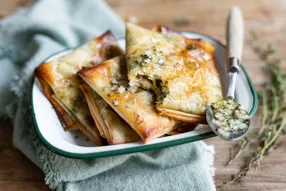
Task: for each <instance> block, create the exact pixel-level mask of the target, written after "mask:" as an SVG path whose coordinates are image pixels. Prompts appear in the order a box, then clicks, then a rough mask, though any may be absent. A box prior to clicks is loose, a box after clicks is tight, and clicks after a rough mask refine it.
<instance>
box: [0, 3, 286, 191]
mask: <svg viewBox="0 0 286 191" xmlns="http://www.w3.org/2000/svg"><path fill="white" fill-rule="evenodd" d="M19 2H20V3H19ZM107 2H108V3H109V4H110V5H111V7H112V8H114V9H115V11H116V12H117V13H118V14H119V15H120V16H121V17H122V18H123V19H124V20H126V21H127V20H129V19H130V17H136V18H137V20H138V24H139V25H141V26H143V27H147V28H152V27H153V26H155V25H157V24H163V25H167V26H168V27H170V28H172V29H174V30H177V31H194V32H201V33H204V34H207V35H209V36H211V37H214V38H216V39H218V40H220V41H221V42H222V43H225V29H224V28H225V19H226V16H227V12H228V9H229V8H230V7H231V6H232V5H238V6H240V7H241V8H242V10H243V15H244V19H245V31H246V37H245V38H246V39H249V34H248V31H249V30H252V29H253V30H255V31H256V32H257V33H258V34H259V36H260V42H259V43H258V44H259V46H261V47H262V46H265V45H266V44H267V43H273V44H275V45H276V46H277V55H278V56H280V57H281V58H283V59H285V58H286V55H285V46H286V38H285V34H286V25H285V21H286V1H283V0H256V1H251V0H232V1H228V0H216V1H212V0H176V1H173V0H152V1H151V0H107ZM26 3H29V0H0V4H1V6H0V17H1V16H4V15H7V14H10V13H12V12H13V11H15V10H16V9H17V7H19V6H23V5H24V4H26ZM182 20H183V21H184V22H183V23H184V24H181V25H178V21H182ZM243 64H244V66H245V68H246V69H247V71H248V73H249V75H250V77H251V78H252V80H253V82H254V84H255V85H256V87H257V88H259V87H260V86H261V85H262V84H263V83H264V82H265V81H267V80H268V79H269V77H268V75H267V73H265V68H266V66H265V64H264V63H263V62H262V61H261V60H260V59H259V58H258V57H257V55H255V54H254V52H253V50H252V49H251V47H250V46H249V44H247V43H245V47H244V54H243ZM283 66H284V67H285V68H286V64H285V63H283ZM0 126H1V128H0V155H1V158H0V191H2V190H48V188H47V186H46V185H44V181H43V178H44V176H43V173H42V172H41V170H40V169H38V168H37V167H36V166H35V165H34V164H33V163H32V162H30V161H29V160H28V159H27V158H26V157H25V156H24V155H22V154H21V153H20V152H19V151H17V150H16V149H14V148H13V146H12V144H11V139H12V125H11V124H9V123H7V122H4V121H0ZM252 126H253V127H254V128H259V126H260V119H259V118H255V121H254V122H253V123H252ZM206 143H208V144H212V145H214V146H215V148H216V155H215V168H216V176H215V182H216V185H220V184H221V183H222V180H224V179H229V178H230V177H231V175H232V174H234V173H236V172H237V171H238V170H239V169H240V168H241V167H242V166H243V165H244V164H245V160H247V158H248V157H249V156H250V154H251V152H248V153H244V154H243V156H242V158H241V159H239V160H237V161H235V162H234V163H233V164H232V165H231V166H228V167H226V166H225V163H226V162H227V160H228V159H229V150H230V148H231V147H232V146H233V144H234V143H231V142H225V141H222V140H220V139H218V138H212V139H209V140H207V141H206ZM252 173H253V171H250V172H249V174H248V175H247V176H246V177H245V179H244V180H243V181H242V182H241V183H239V184H235V185H233V186H231V187H230V188H229V189H228V190H231V191H238V190H250V191H252V190H277V191H278V190H279V191H282V190H286V182H285V177H286V139H285V137H284V138H283V139H282V140H281V144H280V146H279V147H278V148H277V149H276V150H274V151H273V153H272V154H271V155H269V156H266V157H265V159H264V160H263V161H262V163H261V167H260V169H259V170H258V171H257V174H256V176H255V178H254V179H252Z"/></svg>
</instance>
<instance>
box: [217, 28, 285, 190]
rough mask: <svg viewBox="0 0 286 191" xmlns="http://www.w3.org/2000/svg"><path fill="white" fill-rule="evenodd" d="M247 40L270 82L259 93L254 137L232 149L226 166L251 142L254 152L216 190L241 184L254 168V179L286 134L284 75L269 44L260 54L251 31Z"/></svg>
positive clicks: (272, 47)
mask: <svg viewBox="0 0 286 191" xmlns="http://www.w3.org/2000/svg"><path fill="white" fill-rule="evenodd" d="M251 36H252V40H251V41H250V45H251V46H252V48H253V50H254V51H255V52H256V53H257V54H258V55H259V56H260V58H261V59H262V60H263V61H264V62H265V64H266V65H267V68H268V71H269V73H270V76H271V79H270V80H269V82H268V83H266V84H264V86H263V88H262V90H261V91H260V92H259V97H260V100H261V106H260V108H259V109H261V111H262V121H261V128H260V130H259V132H258V133H257V134H255V136H248V137H245V138H244V139H242V140H241V141H240V142H239V143H238V144H237V145H236V146H235V148H238V151H237V152H236V154H234V155H233V156H231V159H230V161H229V162H228V163H227V164H231V163H232V162H233V161H234V160H235V159H237V158H238V157H239V156H240V154H241V153H242V152H243V151H244V150H245V149H247V148H248V146H249V144H250V143H251V142H253V143H255V144H256V149H255V151H254V152H253V154H252V156H251V158H250V160H249V161H248V162H247V163H246V165H245V166H244V167H243V168H242V169H241V170H240V171H239V172H238V173H237V174H235V175H233V176H232V179H231V180H230V181H223V185H222V186H221V187H220V188H224V189H227V188H228V186H229V185H231V184H233V183H235V182H239V181H240V180H242V179H243V177H244V176H246V175H247V173H248V171H249V170H250V169H251V168H255V172H254V175H253V176H255V173H256V170H257V169H258V168H259V166H260V162H261V160H262V159H263V157H264V156H266V155H267V154H269V153H270V152H271V151H272V150H273V148H275V147H276V146H277V144H278V142H279V138H280V136H281V135H283V134H285V133H286V74H284V73H283V72H282V71H283V70H282V68H281V66H280V63H281V59H278V58H273V54H274V53H275V52H276V47H275V46H274V45H273V44H268V45H267V47H266V49H265V50H262V49H261V48H259V47H257V46H255V41H257V40H258V35H257V34H256V33H255V32H254V31H251ZM270 56H271V57H270Z"/></svg>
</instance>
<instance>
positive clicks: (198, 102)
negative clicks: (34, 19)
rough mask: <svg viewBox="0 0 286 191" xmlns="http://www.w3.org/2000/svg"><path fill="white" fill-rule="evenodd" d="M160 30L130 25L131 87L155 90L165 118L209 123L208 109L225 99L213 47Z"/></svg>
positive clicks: (207, 43)
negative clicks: (206, 115)
mask: <svg viewBox="0 0 286 191" xmlns="http://www.w3.org/2000/svg"><path fill="white" fill-rule="evenodd" d="M163 29H164V28H163ZM156 30H157V31H160V32H157V31H151V30H147V29H144V28H141V27H139V26H136V25H133V24H129V23H127V24H126V59H127V68H128V78H129V80H130V82H129V84H130V85H131V86H137V87H142V88H144V89H148V90H152V91H153V92H154V93H155V94H156V108H157V110H158V111H159V112H160V114H161V115H164V116H168V117H171V118H174V119H177V120H182V121H186V122H190V123H206V118H205V112H206V107H207V106H208V105H209V104H211V103H214V102H217V101H219V100H221V99H222V88H221V83H220V78H219V74H218V72H217V69H216V67H215V62H214V47H213V45H212V44H211V43H209V42H207V41H204V40H200V39H188V38H185V37H183V36H181V35H178V34H177V33H169V32H168V31H166V30H165V31H164V30H163V31H162V28H161V29H156Z"/></svg>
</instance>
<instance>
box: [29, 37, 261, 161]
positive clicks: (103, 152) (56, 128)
mask: <svg viewBox="0 0 286 191" xmlns="http://www.w3.org/2000/svg"><path fill="white" fill-rule="evenodd" d="M182 34H183V35H185V36H187V37H189V38H200V39H205V40H208V41H210V42H211V43H213V44H214V46H215V50H216V52H215V57H216V64H217V69H218V71H219V73H220V77H221V82H222V86H223V91H224V95H225V93H226V87H227V83H228V82H227V76H226V55H225V54H226V51H225V47H224V46H223V45H222V44H221V43H220V42H218V41H216V40H214V39H212V38H210V37H208V36H205V35H202V34H198V33H188V32H185V33H182ZM119 44H120V46H121V47H122V48H124V47H125V40H124V39H120V40H119ZM71 51H72V49H67V50H64V51H61V52H58V53H56V54H54V55H52V56H50V57H49V58H47V59H46V60H45V61H43V63H44V62H46V61H50V60H53V59H55V58H58V57H60V56H63V55H65V54H67V53H69V52H71ZM39 64H41V63H39ZM235 98H236V100H237V101H238V102H239V103H240V104H242V105H243V106H244V107H245V108H246V109H247V110H248V111H249V115H250V116H251V117H252V116H253V115H254V114H255V112H256V109H257V104H258V100H257V95H256V91H255V89H254V86H253V84H252V82H251V80H250V78H249V76H248V74H247V73H246V71H245V69H244V68H243V67H241V72H240V74H239V76H238V79H237V85H236V93H235ZM31 110H32V118H33V124H34V128H35V131H36V133H37V135H38V137H39V138H40V140H41V141H42V143H43V144H44V145H45V146H46V147H47V148H48V149H50V150H52V151H53V152H55V153H57V154H59V155H63V156H66V157H71V158H95V157H104V156H112V155H119V154H126V153H133V152H141V151H147V150H152V149H159V148H166V147H169V146H174V145H178V144H183V143H188V142H194V141H198V140H202V139H207V138H210V137H214V136H216V135H215V134H214V133H213V132H212V131H211V129H210V128H209V127H208V126H206V125H204V126H203V125H199V126H198V127H197V128H196V129H195V130H194V131H192V132H187V133H182V134H179V135H172V136H166V137H161V138H157V139H156V140H153V141H151V142H149V143H147V144H143V143H141V142H137V143H127V144H121V145H108V146H99V147H96V146H95V145H94V144H93V143H91V142H90V141H88V140H87V139H86V138H85V137H84V136H83V135H81V133H79V132H76V131H68V132H67V131H64V130H63V127H62V125H61V123H60V121H59V119H58V117H57V115H56V113H55V111H54V109H53V108H52V106H51V104H50V103H49V101H48V100H47V98H46V97H45V96H44V94H43V93H42V90H41V87H40V85H39V83H38V81H37V79H35V78H34V80H33V84H32V89H31Z"/></svg>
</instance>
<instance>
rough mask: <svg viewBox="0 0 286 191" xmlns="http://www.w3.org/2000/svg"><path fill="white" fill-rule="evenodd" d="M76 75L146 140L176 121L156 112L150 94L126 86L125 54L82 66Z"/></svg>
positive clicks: (162, 133)
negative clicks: (87, 66) (99, 62)
mask: <svg viewBox="0 0 286 191" xmlns="http://www.w3.org/2000/svg"><path fill="white" fill-rule="evenodd" d="M79 75H80V76H81V77H82V78H83V79H84V80H85V81H86V82H87V83H88V84H89V86H90V87H92V88H93V89H94V90H95V91H96V92H97V93H98V94H99V95H100V96H101V97H102V98H103V99H104V100H105V101H106V102H107V103H108V104H109V105H110V106H111V107H112V108H113V109H114V110H115V111H116V112H117V113H118V114H119V115H120V116H121V117H122V118H123V119H124V120H125V121H126V122H127V123H128V124H129V125H130V126H131V127H132V128H133V129H134V130H135V131H136V132H137V134H138V135H139V136H140V137H141V138H142V139H143V141H144V142H148V141H150V140H153V139H155V138H157V137H160V136H162V135H164V134H166V133H168V132H170V131H172V130H173V128H174V126H175V125H176V124H177V123H178V122H177V121H175V120H173V119H171V118H168V117H165V116H160V115H158V113H157V111H156V108H155V105H154V101H155V100H154V99H153V95H152V93H150V92H148V91H146V90H143V89H140V88H136V87H129V86H128V79H127V69H126V62H125V56H121V57H116V58H113V59H111V60H108V61H105V62H103V63H101V64H99V65H97V66H93V67H90V68H84V69H82V70H81V71H80V72H79Z"/></svg>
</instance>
